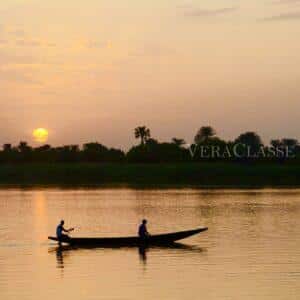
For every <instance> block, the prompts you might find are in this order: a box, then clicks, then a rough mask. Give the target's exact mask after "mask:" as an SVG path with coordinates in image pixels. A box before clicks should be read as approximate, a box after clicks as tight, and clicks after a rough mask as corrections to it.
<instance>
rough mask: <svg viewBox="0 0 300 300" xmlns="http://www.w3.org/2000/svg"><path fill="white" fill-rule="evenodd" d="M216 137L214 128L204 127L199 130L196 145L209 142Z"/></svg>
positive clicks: (195, 139)
mask: <svg viewBox="0 0 300 300" xmlns="http://www.w3.org/2000/svg"><path fill="white" fill-rule="evenodd" d="M215 135H216V131H215V130H214V128H212V127H211V126H202V127H201V128H200V129H199V130H198V132H197V134H196V136H195V138H194V141H195V144H200V143H203V142H206V141H207V140H209V139H210V138H212V137H214V136H215Z"/></svg>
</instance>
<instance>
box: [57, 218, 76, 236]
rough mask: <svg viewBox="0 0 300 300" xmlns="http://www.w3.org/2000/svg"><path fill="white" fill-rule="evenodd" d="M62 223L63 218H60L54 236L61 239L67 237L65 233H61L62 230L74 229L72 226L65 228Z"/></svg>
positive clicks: (69, 230) (63, 222)
mask: <svg viewBox="0 0 300 300" xmlns="http://www.w3.org/2000/svg"><path fill="white" fill-rule="evenodd" d="M64 224H65V221H64V220H61V221H60V223H59V225H58V226H57V227H56V237H57V238H58V239H59V240H62V239H68V238H69V236H68V235H67V234H63V232H67V233H69V232H71V231H72V230H74V228H70V229H65V228H64Z"/></svg>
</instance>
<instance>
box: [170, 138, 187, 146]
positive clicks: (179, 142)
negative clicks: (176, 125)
mask: <svg viewBox="0 0 300 300" xmlns="http://www.w3.org/2000/svg"><path fill="white" fill-rule="evenodd" d="M172 143H173V144H175V145H177V146H178V147H181V146H183V145H184V144H186V142H185V140H184V139H178V138H172Z"/></svg>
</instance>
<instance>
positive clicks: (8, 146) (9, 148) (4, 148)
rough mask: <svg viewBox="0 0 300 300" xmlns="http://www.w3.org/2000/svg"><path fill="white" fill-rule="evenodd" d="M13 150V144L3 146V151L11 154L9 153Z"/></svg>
mask: <svg viewBox="0 0 300 300" xmlns="http://www.w3.org/2000/svg"><path fill="white" fill-rule="evenodd" d="M11 150H12V146H11V144H4V145H3V151H5V152H9V151H11Z"/></svg>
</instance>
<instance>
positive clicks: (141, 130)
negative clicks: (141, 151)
mask: <svg viewBox="0 0 300 300" xmlns="http://www.w3.org/2000/svg"><path fill="white" fill-rule="evenodd" d="M134 136H135V138H136V139H141V145H144V144H145V143H146V141H147V140H148V139H149V138H150V136H151V134H150V129H149V128H147V127H146V126H139V127H136V128H135V129H134Z"/></svg>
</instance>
